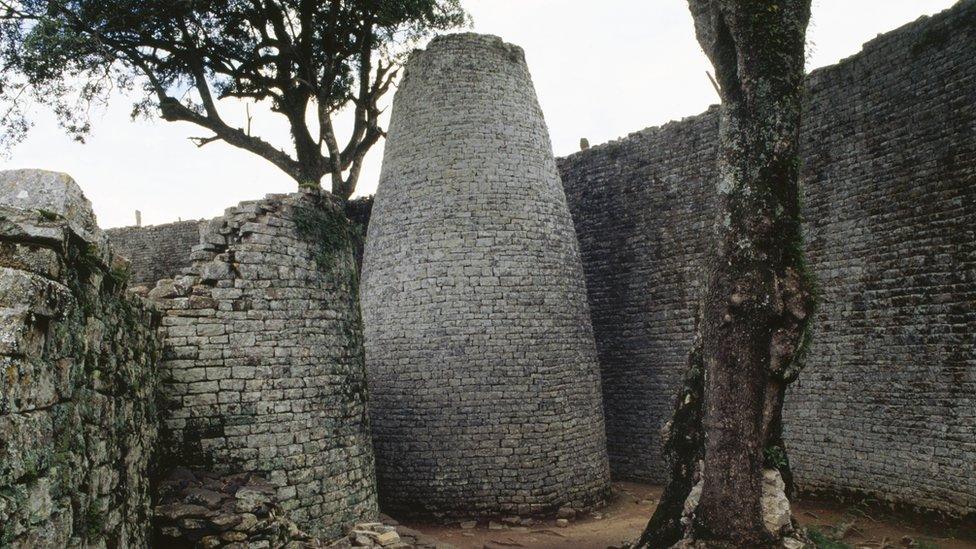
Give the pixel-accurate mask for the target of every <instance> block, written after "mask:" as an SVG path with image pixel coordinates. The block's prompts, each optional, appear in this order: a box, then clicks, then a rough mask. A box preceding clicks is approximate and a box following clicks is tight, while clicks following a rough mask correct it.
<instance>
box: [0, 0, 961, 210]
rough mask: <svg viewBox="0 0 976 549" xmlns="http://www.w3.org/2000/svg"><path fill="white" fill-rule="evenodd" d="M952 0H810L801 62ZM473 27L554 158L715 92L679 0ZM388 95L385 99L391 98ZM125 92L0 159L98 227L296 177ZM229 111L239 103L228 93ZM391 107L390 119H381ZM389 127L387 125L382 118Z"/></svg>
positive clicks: (45, 121)
mask: <svg viewBox="0 0 976 549" xmlns="http://www.w3.org/2000/svg"><path fill="white" fill-rule="evenodd" d="M953 3H954V0H813V11H812V17H811V23H810V27H809V30H808V32H807V38H808V44H807V57H808V61H807V68H808V70H813V69H816V68H819V67H823V66H827V65H832V64H834V63H836V62H838V61H840V60H841V59H843V58H845V57H848V56H850V55H853V54H855V53H857V52H858V51H860V49H861V45H862V44H863V43H864V42H867V41H868V40H870V39H872V38H874V37H875V36H877V35H878V34H881V33H884V32H888V31H890V30H893V29H895V28H897V27H899V26H901V25H903V24H905V23H908V22H910V21H914V20H915V19H917V18H919V17H920V16H922V15H931V14H933V13H937V12H939V11H942V10H944V9H946V8H948V7H950V6H951V5H952V4H953ZM463 4H464V6H465V8H466V9H467V10H468V12H469V13H470V14H471V16H472V18H473V28H471V29H467V30H470V31H474V32H480V33H488V34H495V35H498V36H501V37H502V38H503V39H505V40H506V41H508V42H511V43H514V44H518V45H519V46H522V47H523V48H524V49H525V53H526V60H527V62H528V65H529V70H530V71H531V73H532V76H533V81H534V83H535V87H536V92H537V94H538V96H539V103H540V105H541V106H542V110H543V112H544V114H545V117H546V122H547V123H548V125H549V131H550V133H551V135H552V142H553V149H554V153H555V154H556V156H564V155H567V154H571V153H573V152H575V151H577V150H579V141H580V138H582V137H586V138H587V139H588V140H589V142H590V143H591V144H593V145H596V144H599V143H603V142H606V141H609V140H613V139H616V138H619V137H623V136H625V135H627V134H628V133H631V132H634V131H637V130H640V129H642V128H646V127H649V126H657V125H661V124H664V123H666V122H668V121H670V120H677V119H681V118H683V117H686V116H692V115H695V114H698V113H700V112H702V111H704V110H705V109H706V108H707V107H708V106H709V105H710V104H713V103H717V102H718V96H717V95H716V92H715V90H714V89H713V88H712V85H711V84H710V83H709V81H708V76H707V75H706V74H705V73H706V71H709V70H711V65H710V64H709V63H708V60H707V58H706V57H705V55H704V53H702V51H701V48H700V47H699V45H698V42H697V41H696V39H695V35H694V27H693V24H692V20H691V15H690V14H689V12H688V8H687V3H686V2H685V0H599V1H594V0H464V1H463ZM391 98H392V93H391V94H390V95H388V97H387V103H388V102H389V100H390V99H391ZM132 103H133V99H132V98H129V97H125V96H123V95H119V96H118V97H116V98H115V100H113V101H112V102H110V104H109V105H108V107H106V108H103V109H100V110H97V111H95V112H94V113H93V127H94V131H93V132H92V134H91V135H90V136H89V138H88V139H87V142H86V143H85V144H80V143H76V142H74V141H72V140H71V139H70V138H69V137H67V136H66V135H65V134H64V132H63V131H62V130H61V129H60V128H59V127H58V126H57V123H56V121H55V119H54V117H53V116H52V115H51V114H50V113H48V112H46V111H45V110H44V109H43V108H38V109H35V110H34V111H33V114H32V118H33V119H34V120H35V125H34V127H33V128H32V129H31V130H30V134H29V135H28V137H27V138H26V140H25V141H24V142H23V143H21V144H20V145H18V146H16V147H15V148H14V149H13V150H12V151H10V152H9V153H8V154H7V156H6V157H3V158H0V169H15V168H42V169H47V170H55V171H60V172H65V173H67V174H69V175H71V176H72V177H73V178H74V179H75V180H76V181H77V182H78V183H79V185H81V187H82V189H83V190H84V191H85V194H86V195H87V196H88V198H89V199H90V200H91V201H92V202H93V204H94V208H95V213H96V215H97V216H98V219H99V224H100V225H101V226H102V227H103V228H108V227H117V226H125V225H132V224H134V223H135V211H136V210H140V211H141V212H142V221H143V224H144V225H148V224H159V223H167V222H170V221H176V220H177V219H184V220H185V219H200V218H210V217H214V216H217V215H220V214H221V213H222V212H223V210H224V208H226V207H228V206H231V205H234V204H236V203H238V202H240V201H242V200H249V199H255V198H261V197H263V196H264V195H265V194H268V193H282V192H292V191H294V190H295V189H296V184H295V183H294V181H293V180H292V179H290V178H289V177H288V176H286V175H284V174H283V173H282V172H280V171H278V169H277V168H275V167H274V166H272V165H271V164H270V163H268V162H267V161H266V160H264V159H262V158H260V157H257V156H254V155H252V154H251V153H248V152H245V151H242V150H239V149H236V148H234V147H232V146H230V145H226V144H223V143H220V142H214V143H211V144H209V145H206V146H205V147H203V148H197V147H196V145H194V144H193V143H191V142H190V141H189V140H188V139H187V138H188V137H191V136H205V135H207V132H206V131H203V130H200V129H197V128H196V127H195V126H193V125H191V124H188V123H170V122H164V121H161V120H141V119H140V120H137V121H132V120H131V119H130V117H129V113H130V111H131V108H132ZM223 103H224V104H223V105H222V109H223V111H224V112H225V113H228V118H229V119H232V120H233V119H234V118H242V117H243V113H244V106H243V104H240V103H237V102H230V101H225V102H223ZM251 114H252V118H253V121H254V122H253V128H254V131H253V133H255V134H258V135H261V136H262V137H264V138H265V139H266V140H268V141H271V142H272V143H273V144H275V145H276V146H287V143H288V137H287V135H288V134H287V127H286V126H284V125H283V124H281V123H280V122H279V121H277V120H275V117H276V116H277V115H274V114H272V113H270V112H268V111H267V109H265V108H262V107H261V106H255V107H252V108H251ZM388 115H389V111H388V110H387V112H386V116H387V117H388ZM384 123H385V122H384ZM382 158H383V143H382V142H380V143H379V144H377V145H376V146H375V147H373V149H372V150H371V151H370V153H369V155H368V157H367V160H366V163H365V165H364V168H363V172H362V175H361V177H360V183H359V188H358V189H357V192H356V194H357V195H363V194H372V193H373V192H375V190H376V184H377V180H378V178H379V173H380V166H381V163H382Z"/></svg>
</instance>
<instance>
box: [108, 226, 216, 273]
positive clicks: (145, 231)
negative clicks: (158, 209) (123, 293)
mask: <svg viewBox="0 0 976 549" xmlns="http://www.w3.org/2000/svg"><path fill="white" fill-rule="evenodd" d="M203 223H204V222H203V221H178V222H176V223H166V224H164V225H150V226H146V227H120V228H117V229H108V230H107V231H105V234H107V235H108V238H109V240H110V241H111V242H112V247H113V248H114V249H115V250H116V251H117V252H118V253H119V254H121V255H122V256H124V257H126V258H127V259H128V260H129V262H130V265H131V267H130V268H131V271H132V275H131V277H130V283H131V284H132V285H143V284H145V285H149V286H150V287H151V286H153V285H155V284H156V281H158V280H162V279H164V278H173V277H174V276H176V275H177V274H179V273H180V271H181V270H182V269H184V268H186V267H189V266H190V263H191V260H190V249H191V248H192V247H193V246H195V245H196V244H198V243H199V242H200V226H201V224H203Z"/></svg>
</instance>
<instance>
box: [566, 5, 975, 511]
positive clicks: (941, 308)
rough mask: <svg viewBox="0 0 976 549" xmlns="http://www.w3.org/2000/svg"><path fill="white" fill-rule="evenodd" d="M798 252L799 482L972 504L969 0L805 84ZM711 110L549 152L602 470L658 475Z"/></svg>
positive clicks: (704, 206)
mask: <svg viewBox="0 0 976 549" xmlns="http://www.w3.org/2000/svg"><path fill="white" fill-rule="evenodd" d="M807 90H808V102H807V111H806V115H805V122H804V127H803V168H802V172H803V173H802V184H803V187H804V208H803V212H804V216H805V218H806V220H807V221H806V223H805V230H806V240H807V253H808V256H809V259H810V262H811V266H812V269H813V271H814V272H815V274H816V276H817V278H818V279H819V285H820V288H821V296H820V301H821V304H820V310H819V313H818V316H817V320H816V323H815V326H814V332H813V346H812V348H811V349H810V352H809V355H808V358H807V368H806V370H805V371H804V373H803V375H802V376H801V377H800V381H799V382H798V383H797V385H796V386H795V387H793V389H792V390H791V394H790V395H789V398H788V400H787V409H786V411H785V420H786V423H787V425H786V431H787V432H786V435H787V444H788V446H789V450H790V452H791V454H790V455H791V458H792V460H793V464H794V467H795V472H796V475H797V480H798V482H799V483H800V484H801V486H802V487H804V488H807V489H812V490H833V491H853V492H859V493H867V494H871V495H873V496H875V497H877V498H879V499H882V500H887V501H891V502H901V503H907V504H911V505H915V506H920V507H926V508H930V509H937V510H942V511H946V512H949V513H953V514H967V513H970V514H971V513H974V512H976V2H974V1H973V0H964V1H962V2H960V3H958V4H957V5H956V6H955V7H954V8H952V9H950V10H948V11H946V12H944V13H942V14H940V15H937V16H934V17H931V18H923V19H921V20H919V21H917V22H915V23H912V24H909V25H907V26H905V27H903V28H901V29H898V30H896V31H894V32H891V33H889V34H887V35H883V36H881V37H879V38H877V39H875V40H872V41H871V42H869V43H868V44H866V45H865V47H864V51H863V52H862V53H860V54H859V55H856V56H854V57H851V58H849V59H846V60H844V61H842V62H841V63H840V64H838V65H836V66H833V67H829V68H825V69H821V70H818V71H815V72H814V73H813V74H811V75H810V76H809V78H808V83H807ZM717 129H718V116H717V111H715V110H714V109H711V110H709V111H708V112H706V113H704V114H702V115H700V116H697V117H692V118H689V119H686V120H682V121H680V122H674V123H670V124H667V125H665V126H663V127H660V128H650V129H647V130H643V131H641V132H638V133H636V134H633V135H631V136H629V137H627V138H625V139H622V140H619V141H615V142H612V143H608V144H606V145H602V146H597V147H592V148H590V149H588V150H586V151H583V152H580V153H577V154H575V155H573V156H570V157H568V158H566V159H563V160H561V161H560V169H561V172H562V178H563V181H564V183H565V188H566V194H567V197H568V200H569V204H570V209H571V210H572V212H573V217H574V220H575V223H576V230H577V233H578V235H579V239H580V247H581V250H582V256H583V264H584V269H585V271H586V277H587V285H588V290H589V300H590V306H591V309H592V314H593V324H594V330H595V333H596V342H597V348H598V352H599V357H600V363H601V367H602V373H603V391H604V399H603V400H604V403H605V410H606V421H607V436H608V439H609V440H608V446H609V454H610V460H611V464H612V467H613V470H614V474H615V476H617V477H618V478H622V479H641V480H650V481H660V480H662V479H663V476H664V470H663V464H662V463H661V461H660V457H659V456H660V438H659V431H658V429H659V428H660V426H661V425H662V424H663V422H664V421H665V420H666V419H668V418H669V417H670V413H671V410H672V403H671V398H672V394H673V393H674V392H675V390H676V388H677V386H678V383H679V379H680V375H681V373H682V372H683V369H684V365H685V355H686V353H687V350H688V347H689V345H690V342H691V336H692V333H693V330H694V324H693V319H694V309H695V306H696V302H697V299H698V294H699V291H700V289H701V288H702V284H703V281H702V280H701V278H700V277H701V272H702V270H701V261H702V257H703V255H702V254H703V251H704V250H705V249H706V246H708V245H709V244H708V236H709V234H710V229H709V223H710V222H711V219H712V215H711V214H710V213H709V203H710V200H711V194H712V188H713V185H714V182H715V179H716V164H715V156H716V137H717Z"/></svg>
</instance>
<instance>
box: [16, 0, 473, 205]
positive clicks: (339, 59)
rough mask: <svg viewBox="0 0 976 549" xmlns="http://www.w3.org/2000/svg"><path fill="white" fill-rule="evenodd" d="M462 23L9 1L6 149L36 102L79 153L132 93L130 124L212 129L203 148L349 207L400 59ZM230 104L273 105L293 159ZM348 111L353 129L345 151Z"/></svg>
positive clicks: (219, 2) (431, 1)
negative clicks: (238, 157) (250, 157)
mask: <svg viewBox="0 0 976 549" xmlns="http://www.w3.org/2000/svg"><path fill="white" fill-rule="evenodd" d="M466 22H467V15H466V14H465V12H464V10H463V9H462V8H461V6H460V0H113V1H111V2H105V1H103V0H0V69H2V72H0V104H2V106H3V108H2V110H0V117H2V118H0V125H2V128H3V129H2V130H0V131H2V132H3V134H2V136H0V140H2V144H3V145H5V146H8V147H9V146H11V145H12V144H14V143H16V142H17V141H18V140H20V139H22V138H23V136H24V134H25V132H26V131H27V130H28V129H29V127H30V119H29V116H28V108H29V107H30V105H32V104H37V103H39V104H43V105H47V106H49V107H51V108H53V111H54V112H55V113H56V115H57V117H58V120H59V122H60V123H61V125H62V127H64V128H65V130H67V131H68V132H69V133H70V134H72V135H73V136H75V137H76V138H77V139H79V140H83V139H84V136H85V135H86V134H87V133H88V132H89V131H90V129H91V117H90V113H91V110H92V109H91V107H92V106H97V105H99V104H104V103H106V102H107V101H108V100H109V99H110V98H111V96H112V94H113V93H114V92H115V91H116V90H120V89H121V90H125V91H134V92H136V93H137V94H138V95H137V97H140V98H141V100H140V101H139V102H138V103H136V104H135V105H134V108H133V116H139V115H145V116H154V115H156V114H158V115H159V116H160V117H162V118H163V119H164V120H168V121H185V122H190V123H193V124H196V125H197V126H200V127H201V128H204V129H205V130H208V133H207V135H206V136H203V137H198V138H194V141H195V142H196V143H197V145H199V146H203V145H206V144H207V143H210V142H213V141H218V140H221V141H224V142H226V143H229V144H231V145H234V146H236V147H240V148H242V149H244V150H247V151H250V152H252V153H254V154H257V155H259V156H261V157H263V158H265V159H267V160H268V161H270V162H271V163H273V164H274V165H275V166H277V167H278V168H280V169H281V170H283V171H284V172H285V173H287V174H288V175H289V176H291V177H292V178H294V179H295V180H296V181H297V182H298V183H299V185H303V186H319V185H320V182H321V180H322V179H323V178H324V177H326V176H329V177H330V178H331V183H332V191H333V193H335V194H336V195H338V196H340V197H343V198H347V197H348V196H349V195H351V194H352V192H353V191H354V190H355V187H356V183H357V180H358V177H359V173H360V170H361V167H362V162H363V158H364V156H365V154H366V152H367V151H368V150H369V148H370V147H371V146H373V145H374V144H375V143H376V142H377V141H379V139H380V138H381V137H383V136H384V130H383V129H382V128H381V127H380V122H379V117H380V107H379V106H378V101H379V99H380V97H382V96H383V95H384V94H385V93H386V92H387V91H388V90H389V88H390V86H391V84H392V83H393V81H394V79H395V77H396V74H397V68H398V62H399V60H400V58H401V56H402V54H403V53H404V52H405V51H406V50H407V49H408V48H409V46H410V45H411V44H412V43H414V42H415V41H416V40H418V39H420V38H423V37H425V36H427V35H429V34H431V33H433V32H436V31H439V30H447V29H450V28H454V27H458V26H461V25H464V24H465V23H466ZM225 98H236V99H240V100H249V101H255V102H262V101H268V102H270V107H271V110H272V111H274V112H275V113H278V114H280V115H282V116H284V117H285V118H286V119H287V122H288V126H289V128H290V134H291V140H292V147H291V150H284V149H282V148H278V147H275V146H274V145H273V144H272V143H270V142H268V141H266V140H265V139H262V138H261V137H259V136H257V135H253V134H252V133H251V129H250V123H249V122H248V123H245V127H234V126H233V125H232V124H231V123H229V122H227V120H226V119H225V115H222V114H221V103H220V100H221V99H225ZM345 107H350V108H351V109H352V118H353V126H352V131H351V134H350V135H349V138H348V140H347V141H345V142H344V143H342V144H340V143H339V138H338V137H337V131H336V128H335V117H336V114H337V113H338V112H339V111H340V110H342V109H343V108H345Z"/></svg>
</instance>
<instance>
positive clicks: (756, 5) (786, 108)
mask: <svg viewBox="0 0 976 549" xmlns="http://www.w3.org/2000/svg"><path fill="white" fill-rule="evenodd" d="M689 5H690V8H691V13H692V17H693V18H694V22H695V31H696V34H697V36H698V40H699V43H700V44H701V46H702V48H703V49H704V50H705V53H706V54H707V55H708V57H709V59H710V60H711V62H712V65H713V66H714V68H715V73H716V80H717V83H718V86H719V88H720V94H721V98H722V107H721V115H720V116H721V121H720V131H719V140H720V143H719V158H718V164H719V181H718V185H717V193H718V194H717V207H718V211H717V214H718V215H717V218H716V222H715V233H714V236H715V239H716V240H715V248H714V250H713V251H712V253H711V254H710V255H709V256H708V257H707V259H706V262H707V265H708V269H707V277H708V278H707V284H706V290H705V293H704V296H703V301H702V306H701V312H700V314H699V326H698V330H697V332H698V336H697V338H696V341H695V343H694V345H693V348H692V350H691V352H690V354H689V370H688V373H687V375H686V378H685V383H684V386H683V387H682V390H681V392H680V394H679V396H678V400H677V404H676V407H675V414H674V417H673V419H672V420H671V422H669V424H668V425H667V427H666V429H665V446H664V449H665V459H666V460H667V463H668V467H669V474H670V478H669V481H668V484H667V486H666V489H665V492H664V494H663V496H662V501H661V502H660V504H659V506H658V508H657V510H656V511H655V514H654V516H653V517H652V518H651V520H650V522H649V523H648V525H647V528H646V530H645V532H644V534H643V535H642V537H641V539H640V540H639V541H638V546H640V547H669V546H671V545H673V544H675V543H678V542H679V541H681V540H682V539H684V540H685V541H686V542H687V541H693V542H696V543H701V544H704V545H706V546H709V545H712V546H732V547H772V546H776V545H778V544H781V543H782V539H783V537H784V536H785V535H787V534H789V533H790V532H791V531H792V529H793V528H794V525H793V524H789V525H786V526H785V527H784V528H783V529H781V530H780V531H777V532H771V531H770V530H769V529H767V527H766V525H765V524H764V521H763V512H762V508H761V501H762V497H763V482H764V480H763V479H764V475H765V474H766V472H765V471H764V470H769V469H774V470H777V471H778V472H779V473H780V474H781V475H782V478H783V480H784V481H785V483H786V485H787V490H786V492H788V493H790V492H792V478H791V475H790V471H789V461H788V460H787V459H786V451H785V449H784V446H783V440H782V410H783V399H784V395H785V390H786V387H787V385H788V384H789V383H791V382H792V381H794V380H795V379H796V377H797V376H798V375H799V373H800V369H801V366H802V358H803V356H802V355H803V350H804V349H805V348H806V345H807V344H808V341H809V333H808V326H809V322H810V318H811V316H812V314H813V309H814V304H815V299H814V289H813V288H814V282H813V280H812V278H811V276H810V274H809V271H808V270H807V267H806V264H805V261H804V256H803V239H802V233H801V225H800V189H799V166H800V164H799V135H800V133H799V132H800V114H801V99H802V95H803V87H802V86H803V79H804V44H805V35H806V27H807V23H808V21H809V17H810V0H689ZM696 485H697V486H696ZM699 488H700V493H699V492H698V489H699ZM693 489H694V496H693V498H692V500H691V503H692V505H694V498H697V505H696V506H695V507H694V510H693V512H692V513H690V516H685V517H684V522H682V519H683V516H682V515H683V512H684V508H685V504H686V501H687V500H688V499H689V495H690V494H692V493H693Z"/></svg>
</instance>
